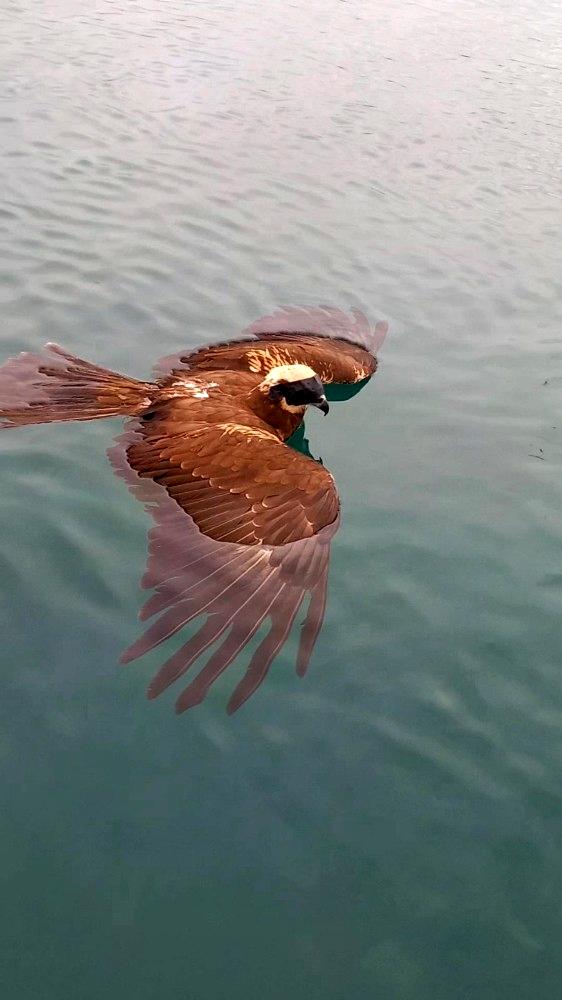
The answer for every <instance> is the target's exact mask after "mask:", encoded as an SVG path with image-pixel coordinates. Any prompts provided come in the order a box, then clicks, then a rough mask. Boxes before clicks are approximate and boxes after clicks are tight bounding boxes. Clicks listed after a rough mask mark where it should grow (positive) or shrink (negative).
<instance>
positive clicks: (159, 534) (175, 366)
mask: <svg viewBox="0 0 562 1000" xmlns="http://www.w3.org/2000/svg"><path fill="white" fill-rule="evenodd" d="M261 323H262V327H261V329H260V328H256V324H254V325H253V327H251V328H250V329H249V331H246V337H245V339H244V340H241V341H238V342H236V341H234V342H230V343H225V344H218V345H212V346H210V347H205V348H200V349H199V350H198V351H195V352H192V353H191V354H185V353H182V354H180V355H176V356H173V357H171V358H167V359H164V360H163V361H162V362H160V363H159V367H158V369H157V371H158V374H159V376H160V377H159V378H158V379H157V381H156V382H143V381H138V380H136V379H131V378H127V377H124V376H121V375H118V374H116V373H114V372H111V371H108V370H107V369H105V368H101V367H99V366H97V365H92V364H90V363H89V362H86V361H82V360H81V359H79V358H75V357H74V356H73V355H71V354H68V353H67V352H65V351H63V350H62V349H61V348H59V347H57V346H56V345H52V344H49V345H46V347H45V348H44V350H43V352H42V353H40V354H23V355H20V356H19V358H15V359H11V360H9V361H8V362H6V364H5V365H3V366H2V367H0V427H5V428H7V427H16V426H20V425H25V424H33V423H47V422H52V421H59V420H73V419H74V420H90V419H95V418H98V417H106V416H116V415H128V416H131V417H133V418H134V419H133V420H131V421H130V422H129V425H128V427H127V429H126V432H125V434H124V435H123V436H122V437H121V438H120V439H119V440H118V444H117V446H116V447H115V448H113V449H111V451H110V460H111V462H112V464H113V466H114V468H115V471H116V472H117V474H118V475H120V476H121V477H122V478H124V479H125V480H126V481H127V483H128V485H129V487H130V488H131V490H132V491H133V492H134V493H135V494H136V495H137V496H138V497H139V498H140V499H143V500H144V501H145V502H146V503H147V505H148V509H149V510H150V512H151V513H152V515H153V517H154V520H155V527H154V529H153V530H152V531H151V533H150V544H149V561H148V567H147V573H146V575H145V578H144V580H143V586H145V587H147V588H151V589H152V588H154V589H155V594H154V595H153V597H151V598H150V600H149V601H148V602H147V604H146V605H145V607H144V609H143V611H142V613H141V617H142V618H143V619H146V618H151V617H154V618H155V621H154V622H153V624H152V625H151V626H150V627H149V628H148V629H147V631H146V633H145V634H144V635H143V636H142V637H141V638H140V639H139V640H138V641H137V642H136V643H134V644H133V646H131V647H130V648H129V650H127V652H126V653H125V654H124V655H123V661H124V662H128V661H129V660H131V659H134V658H135V657H137V656H140V655H142V654H143V653H145V652H147V651H148V650H150V649H152V648H154V647H155V646H157V645H159V644H160V643H161V642H164V641H165V640H166V639H167V638H168V637H169V636H171V635H172V634H174V633H176V632H178V631H179V630H180V629H182V628H183V627H184V626H185V625H186V624H187V623H188V622H191V621H194V620H196V619H198V618H199V617H200V616H205V620H204V621H203V624H201V623H200V622H199V625H200V627H199V629H198V631H197V632H196V633H195V635H193V636H192V637H191V638H190V639H189V640H188V642H187V643H186V644H185V645H184V646H182V647H181V649H179V650H178V651H177V652H176V653H175V654H174V655H173V656H172V657H171V658H170V659H169V660H168V661H167V662H166V663H165V664H164V666H163V667H162V668H161V670H160V671H159V673H158V674H157V676H156V678H155V679H154V680H153V682H152V684H151V685H150V688H149V692H148V693H149V697H156V695H158V694H160V693H161V692H162V691H163V690H164V689H165V688H167V687H168V686H169V684H171V683H172V682H173V681H175V680H176V679H177V678H178V677H179V676H181V675H182V674H183V673H184V672H185V671H186V670H187V669H188V667H189V666H191V664H192V663H193V662H194V661H195V660H196V659H197V658H198V657H199V656H200V655H201V654H202V653H203V651H204V650H206V649H207V648H209V647H210V646H211V645H212V644H215V643H217V642H218V643H219V645H218V647H217V649H216V650H215V652H214V653H213V654H212V656H211V657H210V659H209V661H208V662H207V664H206V666H205V667H204V668H203V670H201V672H200V673H199V674H198V676H197V677H196V678H195V680H194V681H192V683H191V684H190V685H189V686H188V687H187V688H186V690H185V691H184V692H183V694H182V695H180V697H179V699H178V701H177V703H176V707H177V710H178V711H183V710H184V709H185V708H188V707H190V706H192V705H194V704H196V703H197V702H199V701H201V700H202V699H203V698H204V697H205V694H206V693H207V691H208V689H209V687H210V685H211V684H212V683H213V681H214V680H215V679H216V677H218V675H219V674H220V673H221V672H222V671H223V670H224V669H226V667H227V666H228V665H229V664H230V663H231V662H232V661H233V660H234V659H235V658H236V656H237V655H238V653H239V652H240V651H241V650H242V649H243V648H244V647H245V646H246V645H247V643H248V642H249V641H250V639H251V638H252V636H253V635H255V634H256V633H257V632H258V630H259V629H260V627H261V626H262V624H263V623H264V621H265V620H266V619H269V620H270V622H271V628H270V631H269V632H268V633H267V635H266V636H265V638H264V639H263V640H262V642H261V643H260V645H259V646H258V648H257V650H256V652H255V653H254V656H253V657H252V660H251V662H250V664H249V667H248V670H247V672H246V675H245V677H244V678H243V680H242V681H241V682H240V684H239V685H238V687H237V689H236V691H235V692H234V695H233V697H232V698H231V701H230V702H229V711H234V710H235V709H236V708H238V707H239V705H240V704H242V702H243V701H245V700H246V698H248V697H249V695H250V694H251V693H252V692H253V691H254V690H255V688H256V687H257V685H258V684H259V683H260V682H261V680H262V679H263V677H264V676H265V674H266V673H267V670H268V669H269V666H270V664H271V662H272V660H273V658H274V657H275V655H276V654H277V653H278V652H279V650H280V648H281V647H282V645H283V643H284V642H285V640H286V638H287V636H288V634H289V632H290V629H291V626H292V624H293V622H294V620H295V617H296V615H297V613H298V611H299V608H300V606H301V604H302V602H303V600H304V599H305V597H306V595H307V594H308V595H309V597H310V601H309V605H308V611H307V615H306V618H305V622H304V625H303V629H302V635H301V643H300V648H299V654H298V658H297V670H298V672H299V674H301V675H302V674H303V673H304V672H305V670H306V666H307V664H308V660H309V658H310V655H311V653H312V649H313V647H314V643H315V640H316V637H317V634H318V631H319V629H320V626H321V623H322V617H323V612H324V605H325V597H326V585H327V572H328V559H329V546H330V541H331V538H332V537H333V535H334V534H335V532H336V530H337V526H338V521H339V500H338V495H337V490H336V487H335V483H334V480H333V478H332V476H331V474H330V473H329V472H328V470H327V469H325V468H324V467H323V466H322V465H320V464H318V463H316V462H314V461H313V460H312V459H310V458H308V457H307V456H305V455H303V454H301V453H299V452H297V451H295V450H293V449H292V448H289V447H287V445H286V444H285V443H284V442H285V441H286V440H287V439H288V438H289V437H290V436H291V435H292V434H293V433H294V431H295V430H296V428H297V427H298V426H299V424H300V423H301V422H302V419H303V416H304V412H305V409H306V406H307V405H310V404H311V405H315V406H319V407H320V408H321V409H323V410H324V411H325V412H327V409H328V405H327V403H326V399H325V395H324V389H323V385H322V382H325V383H329V382H336V381H337V382H354V381H360V380H362V379H365V378H367V377H368V376H369V375H371V374H372V373H373V372H374V371H375V369H376V360H375V357H374V350H375V349H376V348H377V347H378V346H379V344H380V342H381V340H382V338H383V336H384V333H385V332H386V331H385V329H383V326H382V325H381V324H379V325H378V326H377V327H376V328H375V331H374V332H371V331H370V328H369V325H368V323H367V322H366V320H365V319H364V317H362V315H361V314H357V313H356V314H354V321H353V322H352V321H351V320H350V319H349V318H348V317H345V314H343V313H340V312H337V311H329V310H326V309H323V310H316V311H306V310H283V311H282V312H281V313H280V314H276V315H275V316H274V317H267V318H266V319H265V320H263V321H261ZM346 323H347V327H346V326H345V324H346ZM299 324H300V325H301V327H302V329H301V331H300V332H299V330H297V329H295V326H298V325H299ZM280 327H281V328H280ZM352 334H354V335H355V336H352ZM346 337H351V340H348V339H346ZM252 338H254V339H252ZM352 341H355V342H352ZM318 376H320V378H319V377H318Z"/></svg>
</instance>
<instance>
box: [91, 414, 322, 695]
mask: <svg viewBox="0 0 562 1000" xmlns="http://www.w3.org/2000/svg"><path fill="white" fill-rule="evenodd" d="M146 444H147V439H146V437H145V428H143V427H142V426H140V421H135V422H134V423H132V424H131V426H130V427H129V428H128V430H127V432H126V433H125V434H124V435H123V436H122V437H121V438H120V439H119V440H118V444H117V446H116V447H114V448H113V449H111V451H110V453H109V455H110V461H111V462H112V465H113V466H114V469H115V472H116V473H117V475H119V476H121V477H122V478H123V479H125V481H126V482H127V483H128V485H129V488H130V489H131V490H132V492H133V493H134V494H135V495H136V496H137V497H138V498H139V499H140V500H142V501H144V502H145V503H146V505H147V509H148V510H149V511H150V513H151V514H152V517H153V519H154V522H155V526H154V528H153V529H152V530H151V531H150V533H149V554H148V565H147V570H146V573H145V576H144V578H143V581H142V586H143V587H144V588H145V589H153V590H154V593H153V595H152V596H151V597H150V598H149V600H148V601H147V602H146V604H145V605H144V607H143V609H142V611H141V620H143V621H145V620H147V619H153V622H152V624H151V625H150V626H149V627H148V628H147V630H146V632H145V633H144V635H142V636H141V637H140V638H139V639H138V640H137V641H136V642H135V643H133V645H132V646H131V647H129V649H128V650H126V651H125V653H124V654H123V656H122V662H124V663H128V662H130V661H131V660H133V659H136V658H137V657H139V656H142V655H143V654H144V653H146V652H148V651H149V650H151V649H154V648H155V647H156V646H158V645H160V644H161V643H163V642H164V641H165V640H167V639H168V638H169V637H171V636H172V635H174V634H176V633H178V632H179V631H180V630H181V629H183V628H184V627H186V626H188V625H189V624H190V623H194V625H195V629H196V630H195V632H194V633H193V634H192V635H191V636H190V637H189V639H188V640H187V642H185V643H184V644H183V645H182V646H181V648H180V649H179V650H178V651H177V652H175V653H174V654H173V655H172V656H171V657H170V658H169V659H168V660H167V661H166V662H165V663H164V665H163V666H162V667H161V669H160V670H159V671H158V673H157V675H156V676H155V677H154V679H153V680H152V682H151V684H150V686H149V689H148V697H149V698H155V697H157V696H158V695H159V694H161V693H162V692H163V691H164V690H166V689H167V688H168V687H169V686H170V685H171V684H173V683H174V682H175V681H176V680H178V679H179V678H180V677H182V676H183V674H185V672H186V671H187V670H188V669H189V668H190V667H191V666H192V665H193V664H194V663H195V661H196V660H198V659H199V657H201V656H202V655H203V654H204V653H205V651H206V650H208V649H209V648H210V647H211V646H214V647H215V648H214V651H213V652H212V654H211V656H210V657H209V659H208V660H207V662H206V664H205V665H204V666H203V667H202V669H201V670H200V671H199V673H198V674H197V675H196V677H195V678H194V680H192V681H191V683H190V684H188V686H187V687H186V688H185V689H184V690H183V692H182V693H181V694H180V696H179V697H178V699H177V701H176V711H177V712H183V711H185V710H186V709H187V708H191V707H192V706H194V705H197V704H199V702H201V701H202V700H203V699H204V698H205V696H206V694H207V692H208V691H209V688H210V687H211V685H212V684H213V683H214V681H215V680H216V679H217V678H218V677H219V676H220V675H221V674H222V673H223V671H224V670H226V669H227V667H228V666H229V665H230V664H232V663H233V662H234V660H235V659H236V658H237V657H238V656H239V654H241V653H242V652H243V650H244V649H245V647H246V646H247V644H248V643H249V642H250V640H251V639H252V638H253V637H254V636H255V635H256V633H257V632H258V631H259V630H260V628H262V626H263V625H264V623H265V622H266V621H267V620H269V622H270V628H269V631H268V632H267V634H266V635H265V637H264V638H263V639H262V641H261V642H260V643H259V645H258V647H257V648H256V650H255V652H254V654H253V656H252V658H251V660H250V663H249V665H248V667H247V670H246V672H245V674H244V676H243V678H242V680H241V681H240V683H239V684H238V686H237V687H236V689H235V691H234V693H233V695H232V697H231V699H230V701H229V703H228V709H227V710H228V712H229V713H232V712H234V711H236V709H237V708H239V707H240V706H241V705H242V704H243V703H244V702H245V701H246V700H247V698H249V697H250V695H251V694H252V693H253V692H254V691H255V690H256V688H257V687H258V686H259V684H261V682H262V681H263V679H264V678H265V676H266V674H267V672H268V670H269V667H270V665H271V663H272V661H273V660H274V658H275V657H276V656H277V654H278V653H279V652H280V650H281V649H282V647H283V645H284V643H285V641H286V640H287V638H288V636H289V634H290V631H291V628H292V626H293V624H294V621H295V618H296V616H297V614H298V612H299V609H300V608H301V606H302V604H303V602H304V601H305V600H306V598H307V597H308V598H309V602H308V608H307V613H306V617H305V620H304V623H303V625H302V629H301V636H300V643H299V650H298V654H297V673H298V674H299V676H303V675H304V673H305V671H306V669H307V666H308V662H309V660H310V657H311V655H312V651H313V649H314V645H315V642H316V639H317V637H318V633H319V631H320V628H321V625H322V620H323V616H324V609H325V602H326V588H327V579H328V563H329V553H330V542H331V539H332V537H333V536H334V534H335V533H336V531H337V529H338V525H339V516H338V513H337V503H336V506H335V507H334V508H332V511H335V514H334V518H335V519H332V520H331V522H329V523H326V525H325V526H324V527H321V528H320V529H319V530H318V531H317V533H315V534H311V535H309V536H307V537H304V538H301V539H298V540H295V541H288V542H286V543H285V544H281V545H272V544H266V543H264V542H257V543H255V544H251V545H248V544H240V543H235V542H232V541H226V540H223V539H222V538H221V537H219V538H216V537H214V536H213V535H212V534H210V533H209V531H212V532H214V534H217V526H216V524H209V525H208V526H207V528H206V529H205V527H204V524H205V520H206V517H205V514H204V513H202V510H203V511H205V510H206V511H207V514H208V515H209V516H210V517H211V518H212V513H211V510H212V504H211V501H210V493H208V492H205V490H203V508H202V509H201V508H200V507H198V504H199V503H200V500H199V498H196V497H195V496H194V495H193V494H191V495H189V491H188V494H177V495H176V498H173V496H172V489H173V486H174V485H178V484H177V483H175V484H174V483H172V477H171V475H170V474H169V471H170V466H168V465H167V466H166V470H167V474H166V476H165V479H163V480H162V482H163V483H164V485H160V484H159V483H158V482H156V481H154V480H153V479H150V478H144V477H146V474H147V473H146V467H145V466H144V464H143V463H141V462H140V456H141V454H142V453H143V452H142V449H143V447H145V446H146ZM135 449H136V450H135ZM279 450H280V451H282V450H283V449H282V447H280V448H279ZM287 450H288V451H289V449H287ZM151 454H152V455H154V454H155V452H154V451H153V452H151ZM301 457H302V456H301ZM302 461H303V463H305V464H306V463H307V462H309V463H310V464H311V465H314V464H315V463H313V462H311V460H308V459H306V458H304V457H302ZM131 463H133V465H132V464H131ZM149 464H152V459H151V460H150V463H149ZM138 465H140V466H141V473H140V474H139V472H138V471H137V470H136V467H134V466H138ZM235 466H236V461H235V460H233V461H232V467H233V468H234V467H235ZM307 468H308V466H307ZM319 468H320V467H319ZM159 469H160V466H159ZM176 469H177V479H178V481H180V480H182V478H185V481H186V483H188V484H189V485H190V486H191V484H192V482H193V479H194V477H193V475H192V474H189V475H186V476H185V477H183V473H182V469H181V466H180V465H177V466H176ZM157 475H159V472H157ZM211 479H212V480H213V482H214V477H211ZM200 483H201V484H203V483H207V484H209V485H211V481H210V480H208V479H207V480H205V479H203V478H201V479H200ZM212 488H213V487H212V486H211V489H212ZM221 489H222V490H223V491H224V490H225V489H226V483H224V481H223V486H222V487H221V486H218V487H217V493H216V494H215V496H216V497H217V498H218V497H219V496H220V495H221V494H220V490H221ZM334 492H335V491H334ZM180 501H181V503H182V506H180ZM190 507H191V508H192V510H193V512H194V514H195V515H196V516H197V518H198V521H199V524H198V523H196V521H195V518H194V516H191V515H190V514H189V513H188V512H187V511H188V509H189V508H190ZM222 516H223V514H222V512H221V514H220V515H219V520H220V519H221V517H222ZM330 516H331V513H330V514H327V515H326V520H327V519H328V518H329V517H330ZM282 520H283V517H282V518H281V521H282ZM270 530H271V531H273V525H271V524H270ZM277 530H278V529H276V531H275V532H274V534H276V533H277ZM261 534H266V532H265V531H262V532H261Z"/></svg>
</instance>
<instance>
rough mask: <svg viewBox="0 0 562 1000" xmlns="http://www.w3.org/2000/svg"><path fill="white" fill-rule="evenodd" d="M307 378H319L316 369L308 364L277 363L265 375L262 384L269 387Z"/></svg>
mask: <svg viewBox="0 0 562 1000" xmlns="http://www.w3.org/2000/svg"><path fill="white" fill-rule="evenodd" d="M306 378H318V376H317V374H316V372H315V371H313V370H312V368H309V367H308V365H277V366H276V367H275V368H272V369H271V371H270V372H268V373H267V375H266V376H265V378H264V380H263V382H262V385H266V386H267V388H268V389H269V388H270V387H271V386H272V385H278V383H279V382H300V381H302V379H306Z"/></svg>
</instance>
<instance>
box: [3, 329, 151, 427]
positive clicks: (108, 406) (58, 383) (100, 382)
mask: <svg viewBox="0 0 562 1000" xmlns="http://www.w3.org/2000/svg"><path fill="white" fill-rule="evenodd" d="M153 390H154V385H153V383H150V382H139V381H138V380H137V379H134V378H127V377H126V376H125V375H118V374H117V372H112V371H110V370H109V369H107V368H101V367H99V366H98V365H94V364H91V363H90V362H89V361H83V360H82V358H76V357H74V355H73V354H68V353H67V352H66V351H64V350H63V349H62V347H59V346H58V345H57V344H45V346H44V348H43V349H42V351H41V352H40V353H38V354H28V353H26V354H20V355H19V356H18V357H17V358H10V360H9V361H6V363H5V364H4V365H1V366H0V428H7V427H19V426H22V425H24V424H46V423H51V422H52V421H55V420H96V419H98V418H100V417H116V416H134V415H135V414H137V413H141V412H142V411H143V410H144V409H146V407H147V406H150V403H151V399H152V392H153Z"/></svg>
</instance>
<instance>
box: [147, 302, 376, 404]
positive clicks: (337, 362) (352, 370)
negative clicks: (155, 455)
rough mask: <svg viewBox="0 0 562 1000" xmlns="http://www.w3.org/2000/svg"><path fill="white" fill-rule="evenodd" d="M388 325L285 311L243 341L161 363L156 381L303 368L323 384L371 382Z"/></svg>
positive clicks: (325, 311) (319, 310)
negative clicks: (174, 375) (178, 375)
mask: <svg viewBox="0 0 562 1000" xmlns="http://www.w3.org/2000/svg"><path fill="white" fill-rule="evenodd" d="M387 331H388V323H386V322H384V321H379V322H378V323H376V324H375V326H374V327H371V325H370V323H369V321H368V319H367V317H366V316H365V315H364V313H362V312H361V311H360V310H359V309H352V310H351V313H350V314H349V315H348V314H346V313H344V312H343V311H342V310H341V309H333V308H330V307H329V306H320V307H316V308H311V309H306V308H296V307H291V306H285V307H283V308H281V309H278V310H277V311H276V312H274V313H272V314H271V315H270V316H264V317H262V318H261V319H259V320H256V321H255V322H254V323H252V324H251V326H249V327H247V329H246V330H245V331H244V333H243V335H242V338H239V339H238V340H231V341H225V342H221V343H218V344H210V345H206V346H204V347H200V348H197V349H196V350H194V351H191V352H186V351H182V352H180V353H179V354H174V355H169V356H168V357H166V358H162V359H161V360H160V361H159V362H158V364H157V366H156V369H155V374H156V375H157V376H158V377H163V376H165V375H168V374H169V373H170V372H171V371H173V370H175V369H182V368H183V369H188V370H190V371H193V372H198V371H213V370H214V371H218V370H229V371H252V372H256V373H260V374H264V375H265V374H267V372H269V371H270V370H271V369H272V368H274V367H275V366H276V365H286V364H306V365H309V366H310V367H311V368H313V369H314V371H315V372H317V374H318V375H319V377H320V378H321V379H322V381H323V382H324V383H325V384H326V385H329V384H332V383H338V384H349V383H357V382H361V381H363V380H364V379H366V378H369V377H370V376H371V375H372V374H373V373H374V372H375V371H376V368H377V361H376V354H377V351H378V350H379V349H380V347H381V345H382V343H383V341H384V338H385V336H386V333H387Z"/></svg>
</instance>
